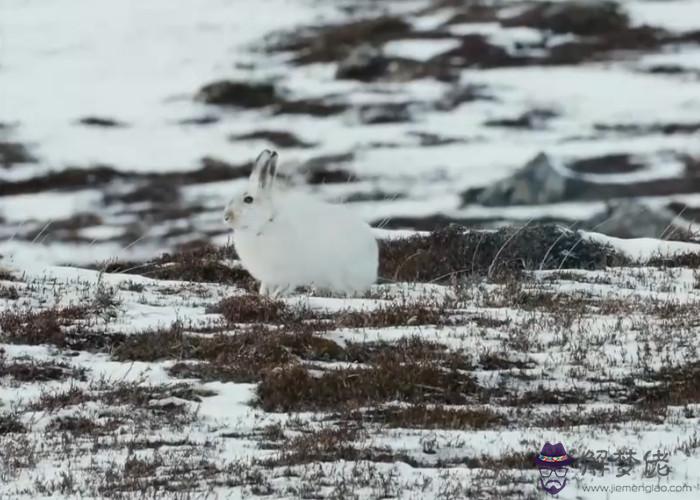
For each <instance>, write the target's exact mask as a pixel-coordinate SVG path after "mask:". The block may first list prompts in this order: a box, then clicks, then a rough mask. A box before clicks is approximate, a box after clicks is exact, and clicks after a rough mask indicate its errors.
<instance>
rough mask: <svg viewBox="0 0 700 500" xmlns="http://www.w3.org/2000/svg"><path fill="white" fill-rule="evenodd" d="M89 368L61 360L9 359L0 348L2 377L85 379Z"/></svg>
mask: <svg viewBox="0 0 700 500" xmlns="http://www.w3.org/2000/svg"><path fill="white" fill-rule="evenodd" d="M86 372H87V370H86V369H85V368H82V367H77V366H73V365H70V364H68V363H64V362H61V361H36V360H34V359H31V358H29V357H22V358H14V359H11V360H8V359H7V358H6V357H5V356H4V355H3V353H2V349H0V378H3V377H10V378H11V379H12V380H14V381H15V382H19V383H21V382H46V381H49V380H67V379H75V380H81V381H85V380H86V379H87V378H86Z"/></svg>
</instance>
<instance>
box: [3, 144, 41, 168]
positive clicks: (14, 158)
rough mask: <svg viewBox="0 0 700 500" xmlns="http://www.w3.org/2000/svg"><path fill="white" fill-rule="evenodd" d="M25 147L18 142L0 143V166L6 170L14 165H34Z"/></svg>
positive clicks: (34, 159)
mask: <svg viewBox="0 0 700 500" xmlns="http://www.w3.org/2000/svg"><path fill="white" fill-rule="evenodd" d="M36 161H37V160H36V158H35V157H34V156H32V154H31V153H30V152H29V150H28V149H27V147H26V146H25V145H24V144H21V143H19V142H0V166H2V167H5V168H8V167H11V166H12V165H14V164H16V163H36Z"/></svg>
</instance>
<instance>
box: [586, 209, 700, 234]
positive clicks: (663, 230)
mask: <svg viewBox="0 0 700 500" xmlns="http://www.w3.org/2000/svg"><path fill="white" fill-rule="evenodd" d="M586 227H587V228H588V229H589V230H592V231H596V232H598V233H603V234H608V235H610V236H617V237H618V238H664V239H670V240H688V239H691V237H692V235H691V233H690V232H689V230H688V228H687V227H683V220H682V219H680V218H679V217H677V216H676V214H675V213H674V212H673V211H672V210H670V209H668V208H666V207H650V206H647V205H645V204H643V203H641V202H639V201H637V200H634V199H627V200H620V201H618V202H616V203H614V204H611V205H610V206H609V207H608V209H607V210H606V211H604V212H602V213H600V214H598V215H596V216H594V217H592V218H591V219H590V220H588V221H587V223H586Z"/></svg>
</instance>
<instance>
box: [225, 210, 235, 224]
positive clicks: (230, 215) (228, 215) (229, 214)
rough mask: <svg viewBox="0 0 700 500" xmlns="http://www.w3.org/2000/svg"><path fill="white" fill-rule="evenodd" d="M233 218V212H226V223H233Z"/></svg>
mask: <svg viewBox="0 0 700 500" xmlns="http://www.w3.org/2000/svg"><path fill="white" fill-rule="evenodd" d="M233 218H234V217H233V210H226V211H225V212H224V222H232V221H233Z"/></svg>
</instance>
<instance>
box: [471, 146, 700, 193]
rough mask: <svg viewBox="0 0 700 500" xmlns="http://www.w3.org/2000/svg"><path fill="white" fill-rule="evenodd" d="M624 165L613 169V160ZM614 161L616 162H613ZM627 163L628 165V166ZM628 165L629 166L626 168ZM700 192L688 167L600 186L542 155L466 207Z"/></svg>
mask: <svg viewBox="0 0 700 500" xmlns="http://www.w3.org/2000/svg"><path fill="white" fill-rule="evenodd" d="M616 157H617V161H622V162H623V163H619V164H618V165H617V167H616V166H613V163H612V160H615V159H616ZM611 158H612V160H611ZM625 162H627V163H625ZM633 162H634V160H633V159H627V158H624V155H613V156H612V157H611V156H607V157H605V156H604V157H599V158H592V159H586V160H581V161H578V162H576V163H574V165H575V168H578V169H579V170H580V169H588V170H593V169H598V170H599V171H602V170H605V169H615V168H618V169H624V168H633V167H632V165H633V164H634V163H633ZM625 165H627V166H625ZM699 191H700V169H698V170H697V171H696V170H694V169H692V168H688V167H686V174H685V175H684V176H682V177H668V178H664V179H654V180H650V181H641V182H628V183H620V182H598V181H595V182H594V181H591V180H589V179H586V178H585V177H582V176H581V175H577V173H576V172H574V171H573V170H571V169H566V168H564V167H562V168H561V169H557V168H555V167H554V166H553V165H552V164H551V162H550V161H549V159H548V158H547V156H546V155H544V154H542V153H540V154H539V155H538V156H537V157H536V158H535V159H534V160H531V161H530V162H528V163H527V165H525V167H523V168H522V169H521V170H519V171H517V172H515V173H514V174H513V175H512V176H510V177H508V178H506V179H503V180H500V181H497V182H495V183H493V184H492V185H490V186H486V187H484V188H483V190H482V191H481V192H479V193H475V192H474V190H470V191H467V192H465V193H463V195H462V206H464V205H467V204H470V203H473V202H475V201H476V202H477V203H481V204H483V205H486V206H508V205H541V204H546V203H557V202H563V201H584V200H608V199H613V198H636V197H640V196H667V195H671V194H681V193H695V192H699Z"/></svg>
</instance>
